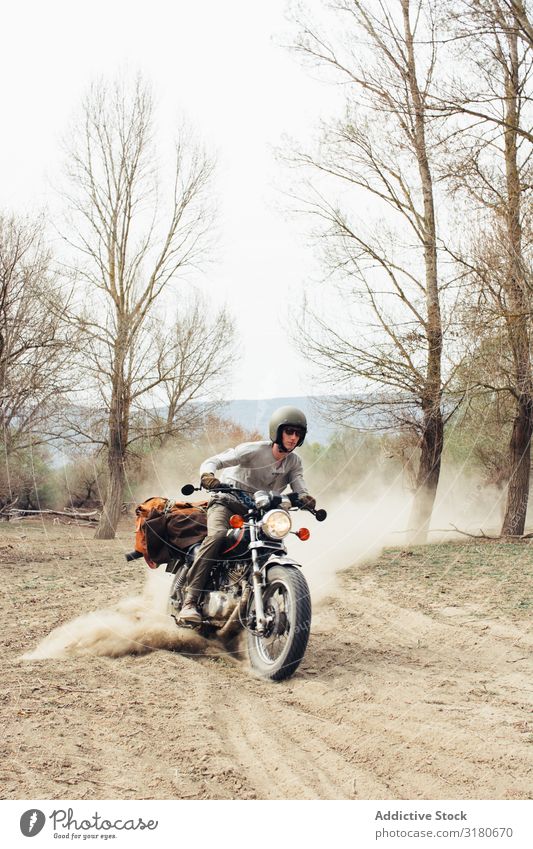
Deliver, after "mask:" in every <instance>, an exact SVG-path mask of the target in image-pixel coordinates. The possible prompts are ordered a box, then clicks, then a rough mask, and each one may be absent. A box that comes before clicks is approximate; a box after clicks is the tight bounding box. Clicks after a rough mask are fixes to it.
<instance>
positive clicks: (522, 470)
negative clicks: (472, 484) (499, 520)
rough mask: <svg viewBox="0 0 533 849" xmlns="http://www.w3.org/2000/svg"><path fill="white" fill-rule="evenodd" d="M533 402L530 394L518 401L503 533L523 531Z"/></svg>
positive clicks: (527, 490)
mask: <svg viewBox="0 0 533 849" xmlns="http://www.w3.org/2000/svg"><path fill="white" fill-rule="evenodd" d="M532 434H533V404H532V402H531V398H523V399H521V401H520V402H519V406H518V413H517V415H516V418H515V420H514V423H513V432H512V435H511V444H510V446H509V454H510V457H509V459H510V466H511V470H512V471H511V478H510V480H509V486H508V489H507V506H506V510H505V517H504V520H503V526H502V535H503V536H520V535H521V534H523V533H524V529H525V524H526V513H527V504H528V496H529V473H530V455H531V435H532Z"/></svg>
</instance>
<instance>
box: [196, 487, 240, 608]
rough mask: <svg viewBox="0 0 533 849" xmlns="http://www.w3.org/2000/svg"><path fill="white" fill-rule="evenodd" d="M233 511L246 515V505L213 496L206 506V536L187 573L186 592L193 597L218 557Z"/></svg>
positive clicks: (203, 583)
mask: <svg viewBox="0 0 533 849" xmlns="http://www.w3.org/2000/svg"><path fill="white" fill-rule="evenodd" d="M235 513H238V514H239V515H240V516H244V515H246V507H244V506H243V505H242V504H241V503H240V501H235V500H234V499H232V498H231V499H230V498H224V499H222V498H220V497H217V496H215V498H214V499H213V500H212V501H211V502H210V504H209V506H208V508H207V536H206V537H205V539H204V540H203V542H202V543H201V545H200V548H199V549H198V553H197V555H196V557H195V558H194V563H193V564H192V566H191V568H190V570H189V574H188V575H187V593H190V594H191V595H193V596H194V597H195V598H198V596H199V595H200V593H201V592H202V590H203V588H204V586H205V582H206V579H207V576H208V574H209V571H210V569H211V568H212V566H213V564H214V563H215V562H216V561H217V560H218V559H219V558H220V555H221V553H222V550H223V548H224V543H225V541H226V534H227V532H228V530H229V524H228V522H229V518H230V516H233V515H234V514H235Z"/></svg>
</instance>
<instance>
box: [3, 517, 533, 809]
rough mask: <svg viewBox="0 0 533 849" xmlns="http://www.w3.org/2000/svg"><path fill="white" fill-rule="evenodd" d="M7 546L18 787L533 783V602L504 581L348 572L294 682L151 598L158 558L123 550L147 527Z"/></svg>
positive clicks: (485, 789)
mask: <svg viewBox="0 0 533 849" xmlns="http://www.w3.org/2000/svg"><path fill="white" fill-rule="evenodd" d="M0 540H1V541H0V569H1V573H2V608H3V610H2V613H3V622H4V630H3V640H2V642H3V648H2V653H1V673H2V680H3V682H4V688H3V694H2V706H1V710H2V726H3V729H4V734H3V742H2V744H1V745H2V761H1V764H2V765H1V773H0V787H1V788H2V794H1V795H2V797H3V798H10V799H20V798H33V799H59V798H67V799H68V798H70V799H90V798H96V799H106V798H117V799H132V798H133V799H135V798H137V799H154V798H155V799H171V798H187V799H312V798H319V799H354V798H359V799H380V798H388V799H446V798H447V799H450V798H465V799H466V798H468V799H470V798H481V799H492V798H503V799H522V798H530V796H531V790H532V788H533V723H532V713H531V708H532V701H533V698H532V685H531V682H532V680H533V676H532V669H531V643H532V638H531V631H530V626H531V608H529V607H527V606H522V607H521V605H520V604H518V605H516V604H515V605H514V606H513V605H510V606H509V610H510V611H511V608H512V612H506V611H507V608H505V609H504V610H503V613H502V611H501V610H500V609H499V608H498V603H497V600H498V598H499V596H500V594H501V592H502V587H503V586H506V585H507V581H506V578H505V576H504V578H503V582H502V578H501V575H500V576H499V577H498V576H496V573H495V577H494V579H493V581H494V584H493V585H491V584H490V580H492V579H491V578H490V576H489V577H487V575H486V574H485V575H484V576H483V578H482V579H481V577H480V578H479V582H477V581H476V578H475V575H474V576H472V575H470V577H469V584H468V592H466V590H465V592H464V593H463V592H460V593H459V594H456V595H453V594H452V596H450V589H449V587H450V584H451V580H450V576H448V579H447V580H446V581H443V582H442V584H443V585H442V587H441V588H440V589H439V585H438V581H439V576H436V575H434V576H433V577H432V574H431V570H430V568H429V566H428V565H427V563H425V562H422V564H420V563H418V564H417V569H414V567H413V568H411V562H410V558H412V557H413V555H409V554H408V555H406V556H404V554H405V553H401V552H400V553H397V554H396V555H394V557H389V558H388V559H387V557H385V559H383V558H382V559H381V560H379V559H378V562H376V561H374V563H372V564H367V565H366V566H360V567H357V568H354V569H352V570H349V571H347V572H345V573H343V575H342V576H341V577H340V579H339V584H338V589H337V590H336V591H335V593H334V594H332V595H330V596H329V597H328V598H326V599H323V600H322V601H321V602H319V603H318V604H317V605H315V609H314V619H313V629H312V635H311V639H310V642H309V646H308V651H307V655H306V657H305V659H304V662H303V663H302V665H301V667H300V669H299V671H298V673H297V674H296V676H295V677H294V678H293V679H291V680H289V681H287V682H282V683H279V684H272V683H267V682H263V681H261V680H259V679H257V678H255V677H253V676H252V675H251V673H250V670H249V668H248V666H247V664H246V661H245V660H242V659H241V660H239V658H237V657H234V656H232V655H228V654H225V653H224V652H223V651H222V650H221V647H220V646H217V645H215V644H210V645H207V646H206V645H205V643H203V642H202V641H200V640H198V641H197V644H191V645H189V644H181V645H179V644H178V642H177V636H176V631H177V629H175V627H174V626H173V625H169V623H168V621H167V619H166V617H164V616H163V615H162V614H161V613H160V609H162V608H161V607H159V608H158V607H157V605H158V604H159V605H160V598H159V600H157V598H156V597H157V595H158V594H160V590H161V587H163V589H165V587H164V583H165V581H164V577H165V576H159V577H158V579H157V580H158V581H160V583H159V584H158V589H157V592H153V591H152V590H153V588H152V590H151V591H150V593H151V594H150V593H148V594H147V591H146V588H145V584H146V573H147V571H148V570H146V568H145V567H144V566H143V565H142V561H137V562H134V563H131V564H126V563H125V561H124V559H123V553H124V551H125V550H128V549H129V548H130V547H131V533H130V528H129V526H125V528H124V530H123V531H121V535H120V538H119V539H117V540H116V541H114V542H111V543H102V542H100V543H95V542H94V541H93V540H92V534H91V533H90V532H89V531H87V530H86V529H81V528H78V527H65V526H57V525H52V524H47V525H41V524H39V523H38V522H26V521H25V522H20V523H17V524H9V525H2V526H1V527H0ZM465 549H466V546H465ZM460 550H461V549H458V548H457V547H456V548H455V549H453V558H455V559H454V562H455V563H458V562H461V563H462V562H463V558H461V556H460V553H459V555H458V554H457V552H458V551H459V552H460ZM447 551H448V549H445V550H444V561H445V562H449V560H450V556H448V555H447ZM449 551H450V552H452V549H451V548H450V549H449ZM528 556H529V558H530V560H531V559H532V558H531V556H530V555H528ZM453 558H452V559H453ZM415 559H416V557H415ZM432 568H433V567H432ZM434 568H435V569H439V568H441V567H440V566H439V565H438V564H437V566H436V567H434ZM402 570H403V572H402ZM428 570H429V571H428ZM507 574H509V573H507ZM417 575H419V576H420V577H419V578H417V577H416V576H417ZM405 576H407V577H405ZM441 577H442V576H441ZM424 580H425V583H424ZM487 581H488V582H489V583H487ZM498 581H500V584H498ZM476 585H477V591H476ZM143 591H144V595H142V593H143ZM125 599H129V600H128V601H124V600H125ZM458 599H459V600H458ZM465 599H466V600H465ZM474 599H477V601H474ZM484 600H486V603H485V601H484ZM102 608H106V609H107V611H108V612H107V613H104V614H95V615H93V616H92V617H89V618H84V619H82V620H79V621H78V622H77V623H76V622H75V623H74V624H73V625H72V624H71V625H69V626H68V627H67V631H66V632H65V630H63V631H60V632H59V633H57V632H56V634H55V635H53V636H52V638H50V639H48V641H45V643H44V644H43V645H42V646H41V654H45V655H46V654H47V653H48V654H55V657H52V658H50V657H48V658H46V659H40V660H37V659H32V660H27V659H21V656H22V654H23V653H25V652H29V651H32V650H35V649H36V648H37V646H38V645H39V643H40V641H42V640H43V638H45V637H46V636H47V635H48V634H49V633H50V632H51V631H52V630H53V629H55V628H57V627H58V626H61V625H64V624H65V623H69V622H70V623H71V622H72V620H73V619H75V617H78V616H80V614H87V613H89V612H90V611H96V610H99V609H102ZM158 611H159V612H158ZM69 629H70V630H69ZM153 646H157V647H158V648H155V649H153V648H152V649H151V648H150V647H153ZM132 652H133V653H132ZM109 654H115V655H117V656H114V657H111V656H106V655H109ZM61 655H63V656H61Z"/></svg>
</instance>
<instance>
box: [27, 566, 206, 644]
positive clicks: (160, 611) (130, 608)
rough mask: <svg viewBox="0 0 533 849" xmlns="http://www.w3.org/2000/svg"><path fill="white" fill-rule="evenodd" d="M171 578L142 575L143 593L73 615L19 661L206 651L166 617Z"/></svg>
mask: <svg viewBox="0 0 533 849" xmlns="http://www.w3.org/2000/svg"><path fill="white" fill-rule="evenodd" d="M170 581H171V576H170V575H168V574H167V573H165V572H164V571H159V572H153V571H151V572H148V573H147V578H146V584H145V587H144V591H143V593H142V595H140V596H132V597H129V598H125V599H123V600H121V601H119V602H118V603H117V604H116V605H115V606H114V607H112V608H109V609H106V610H96V611H94V612H92V613H88V614H85V615H83V616H78V617H77V618H76V619H73V620H72V621H71V622H67V623H66V624H65V625H61V626H60V627H59V628H55V629H54V630H53V631H52V632H51V633H50V634H49V635H48V636H47V637H45V638H44V640H42V641H41V642H40V643H39V645H38V646H37V648H36V649H34V651H32V652H28V653H27V654H25V655H23V660H44V659H49V658H67V657H80V656H84V655H93V656H96V657H122V656H123V655H129V654H145V653H146V652H149V651H152V650H154V649H168V650H172V651H179V652H182V653H185V654H198V653H201V652H204V651H205V650H206V647H207V646H208V642H207V640H204V639H203V637H201V636H200V635H199V634H196V633H194V632H192V631H188V630H186V629H183V628H177V627H176V624H175V622H174V620H173V619H171V618H170V617H169V615H168V614H167V612H166V606H167V598H168V593H169V588H170Z"/></svg>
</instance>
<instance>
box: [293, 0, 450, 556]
mask: <svg viewBox="0 0 533 849" xmlns="http://www.w3.org/2000/svg"><path fill="white" fill-rule="evenodd" d="M334 8H335V9H336V10H337V12H338V14H339V16H341V21H342V22H343V23H344V27H343V32H344V33H345V34H346V42H347V43H346V44H343V43H342V41H341V38H340V36H339V37H337V38H336V40H334V43H333V42H332V41H331V40H327V39H326V37H325V36H324V35H323V34H322V33H319V32H317V31H315V30H314V29H313V28H312V27H311V26H309V25H308V24H307V23H304V24H301V27H302V35H301V38H300V41H299V44H298V45H297V50H298V51H299V52H300V53H302V54H303V55H304V57H306V58H307V59H311V60H313V61H315V62H319V63H321V64H322V65H325V66H326V67H328V68H329V69H331V70H332V71H333V72H334V73H335V74H336V75H337V76H338V77H339V78H340V80H341V81H342V82H343V83H344V84H345V87H346V91H347V96H346V117H345V119H344V120H342V121H340V122H338V123H337V124H335V125H334V126H329V127H328V128H327V129H326V132H325V134H324V138H323V141H322V145H321V149H320V151H319V152H318V154H316V155H313V154H300V155H298V156H296V157H295V160H296V162H297V163H298V164H304V165H307V166H309V167H310V168H311V169H312V173H314V175H315V176H314V180H315V191H314V197H315V199H314V200H312V199H309V196H308V208H310V210H311V212H312V213H314V214H316V215H318V216H319V219H320V220H321V221H322V222H323V223H325V225H326V226H325V228H324V229H322V230H321V237H322V241H323V242H325V244H326V258H327V260H328V262H329V266H330V268H331V269H332V270H333V271H334V272H335V273H340V274H341V275H342V277H343V278H344V279H347V280H348V284H349V289H350V297H351V298H352V299H353V301H354V303H355V307H356V314H355V317H354V319H353V321H352V323H351V324H350V326H348V327H347V326H346V322H345V323H344V326H343V324H342V323H339V324H338V325H337V326H334V325H332V324H331V321H330V320H329V319H328V317H327V316H326V317H325V316H324V315H321V316H320V317H318V316H316V315H315V316H314V318H312V319H311V320H308V321H307V322H306V324H305V325H304V327H303V344H304V347H305V348H306V349H307V350H308V351H310V352H311V354H312V355H313V356H314V357H315V360H316V361H317V362H318V363H319V364H321V365H322V366H323V367H324V368H325V369H326V371H327V372H328V373H329V374H330V376H331V377H333V379H334V380H335V382H336V383H337V385H338V386H339V387H342V385H343V383H344V385H345V386H347V387H348V388H349V387H350V386H352V384H353V382H354V378H355V380H356V382H357V381H359V385H360V386H361V387H362V389H361V391H360V392H359V394H358V395H355V396H354V394H353V389H352V394H351V395H350V396H349V399H348V400H347V401H346V402H345V407H346V404H347V406H348V409H347V410H346V412H348V413H350V414H351V413H353V412H354V411H356V410H360V411H361V410H366V411H367V412H369V411H370V412H371V413H372V412H374V413H376V412H378V411H379V412H380V413H381V416H380V417H377V418H376V416H375V415H373V416H372V417H371V419H370V421H371V423H372V424H374V425H375V424H376V423H379V421H381V422H382V423H384V424H385V425H387V424H389V425H390V424H392V425H393V426H394V427H396V428H397V427H401V428H408V429H410V430H412V431H415V432H416V433H417V434H418V445H419V450H420V458H419V465H418V471H417V476H416V492H415V498H414V503H413V510H412V515H411V519H410V522H409V525H410V528H412V529H413V539H414V540H415V541H418V542H420V541H424V540H425V538H426V533H427V529H428V526H429V522H430V518H431V513H432V508H433V503H434V499H435V495H436V491H437V485H438V480H439V473H440V464H441V453H442V447H443V429H444V418H445V417H444V414H443V404H442V399H443V391H444V388H445V385H446V380H448V379H449V378H448V377H446V378H444V377H443V337H444V333H445V332H446V331H447V329H448V318H447V315H446V314H444V313H443V303H442V301H443V293H444V291H445V288H446V283H445V282H444V281H443V279H442V278H441V276H440V274H439V268H438V239H437V220H436V212H435V185H434V177H433V166H432V156H433V152H434V149H435V145H436V143H437V141H438V138H437V136H436V128H435V120H434V119H433V118H432V116H431V115H430V113H429V110H428V100H429V96H430V91H431V88H432V82H433V77H434V75H435V72H436V65H437V35H436V33H437V11H436V10H437V5H436V4H435V3H433V2H431V1H430V0H428V2H424V3H412V2H410V0H400V2H399V3H394V4H388V5H386V4H385V3H382V2H378V3H375V2H365V0H340V2H337V3H335V6H334ZM321 175H322V182H321V183H320V184H319V188H318V189H317V188H316V186H317V183H316V180H317V179H321ZM331 178H333V180H334V185H335V184H336V185H337V187H338V188H337V198H335V196H334V195H333V194H332V192H333V191H334V189H332V186H331V183H330V179H331ZM327 198H332V199H329V200H328V199H327ZM369 199H371V200H372V202H373V203H374V205H375V206H376V205H380V206H381V212H382V213H384V216H386V218H384V219H383V218H382V219H381V220H379V221H377V222H376V223H375V224H374V225H373V226H369V224H368V219H367V220H366V221H365V220H363V219H362V217H361V216H359V217H358V216H357V210H358V209H361V207H362V205H363V204H364V203H365V202H367V201H368V200H369ZM324 237H325V238H324ZM345 297H346V296H345ZM346 309H347V303H346V301H345V304H344V311H345V312H346ZM308 319H309V316H308Z"/></svg>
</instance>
